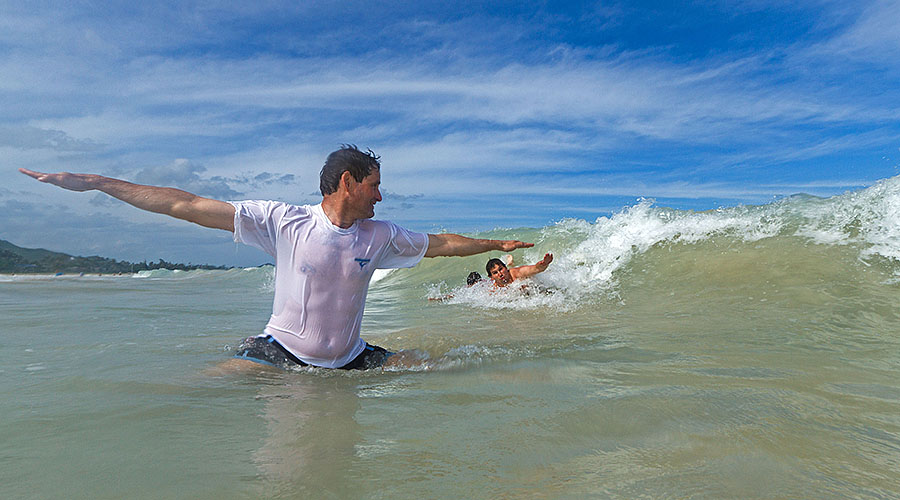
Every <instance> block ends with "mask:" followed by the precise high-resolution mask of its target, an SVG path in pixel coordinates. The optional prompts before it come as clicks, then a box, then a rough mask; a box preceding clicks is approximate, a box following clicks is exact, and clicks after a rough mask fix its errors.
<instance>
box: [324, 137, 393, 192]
mask: <svg viewBox="0 0 900 500" xmlns="http://www.w3.org/2000/svg"><path fill="white" fill-rule="evenodd" d="M380 159H381V157H380V156H378V155H376V154H375V153H374V152H373V151H372V150H371V149H368V150H366V151H365V152H363V151H360V150H359V148H357V147H356V145H354V144H341V149H338V150H337V151H335V152H333V153H331V154H330V155H328V158H326V159H325V166H323V167H322V172H320V173H319V191H321V192H322V196H325V195H326V194H331V193H334V192H335V191H337V188H338V185H339V184H340V182H341V175H343V174H344V172H350V175H352V176H353V178H354V179H356V182H362V180H363V179H365V178H366V176H368V175H369V174H370V173H372V169H373V168H377V169H379V170H381V162H379V161H378V160H380Z"/></svg>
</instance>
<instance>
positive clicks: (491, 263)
mask: <svg viewBox="0 0 900 500" xmlns="http://www.w3.org/2000/svg"><path fill="white" fill-rule="evenodd" d="M496 266H503V267H506V264H504V263H503V261H502V260H500V259H491V260H489V261H487V265H485V266H484V270H485V271H487V273H488V276H490V275H491V269H493V268H495V267H496Z"/></svg>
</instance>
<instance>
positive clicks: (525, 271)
mask: <svg viewBox="0 0 900 500" xmlns="http://www.w3.org/2000/svg"><path fill="white" fill-rule="evenodd" d="M551 262H553V254H552V253H546V254H544V258H543V259H541V260H540V262H538V263H536V264H534V265H530V266H519V267H514V268H512V269H510V270H509V273H510V274H512V277H513V279H514V280H520V279H522V278H530V277H532V276H534V275H535V274H538V273H542V272H544V271H546V270H547V266H549V265H550V263H551Z"/></svg>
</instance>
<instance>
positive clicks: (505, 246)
mask: <svg viewBox="0 0 900 500" xmlns="http://www.w3.org/2000/svg"><path fill="white" fill-rule="evenodd" d="M497 243H498V244H499V245H500V251H501V252H512V251H513V250H515V249H517V248H531V247H533V246H534V243H525V242H524V241H518V240H499V241H498V242H497ZM550 260H553V257H550ZM548 264H549V262H548Z"/></svg>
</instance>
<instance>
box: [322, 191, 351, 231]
mask: <svg viewBox="0 0 900 500" xmlns="http://www.w3.org/2000/svg"><path fill="white" fill-rule="evenodd" d="M322 211H323V212H325V217H328V220H330V221H331V223H332V224H334V225H335V226H337V227H339V228H341V229H349V228H350V226H352V225H353V223H354V222H356V218H355V217H352V216H350V215H349V214H347V213H346V210H344V207H343V204H342V203H340V201H339V200H337V199H334V198H333V197H331V196H326V197H325V198H322Z"/></svg>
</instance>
